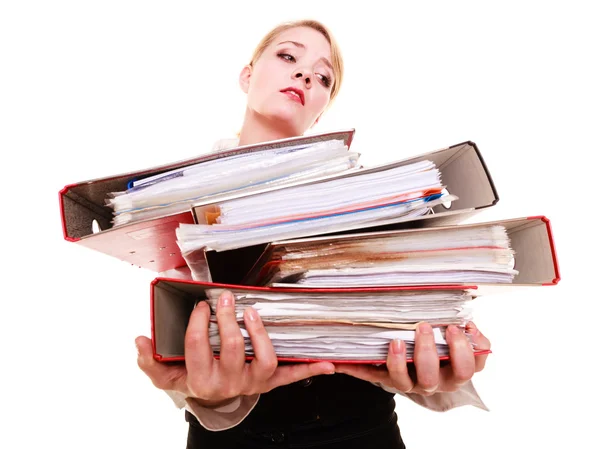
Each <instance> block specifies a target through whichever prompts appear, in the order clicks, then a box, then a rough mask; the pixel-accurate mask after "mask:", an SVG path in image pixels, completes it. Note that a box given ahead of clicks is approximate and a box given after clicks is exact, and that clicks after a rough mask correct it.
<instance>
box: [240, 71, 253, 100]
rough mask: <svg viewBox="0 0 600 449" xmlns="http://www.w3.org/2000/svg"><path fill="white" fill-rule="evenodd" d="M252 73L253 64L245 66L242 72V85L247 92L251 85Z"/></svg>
mask: <svg viewBox="0 0 600 449" xmlns="http://www.w3.org/2000/svg"><path fill="white" fill-rule="evenodd" d="M251 75H252V66H250V65H247V66H245V67H244V68H243V69H242V71H241V72H240V87H241V88H242V90H243V91H244V93H245V94H247V93H248V88H249V86H250V76H251Z"/></svg>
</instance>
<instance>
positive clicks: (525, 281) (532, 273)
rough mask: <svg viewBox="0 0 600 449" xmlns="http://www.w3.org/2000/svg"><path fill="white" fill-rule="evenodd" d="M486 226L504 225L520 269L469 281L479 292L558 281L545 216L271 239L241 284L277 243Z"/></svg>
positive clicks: (217, 274)
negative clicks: (501, 280)
mask: <svg viewBox="0 0 600 449" xmlns="http://www.w3.org/2000/svg"><path fill="white" fill-rule="evenodd" d="M488 225H502V226H504V227H505V228H506V231H507V234H508V237H509V239H510V242H511V248H512V249H513V250H514V252H515V255H514V268H515V269H516V270H518V271H519V274H518V275H516V276H515V279H514V280H513V282H512V283H510V284H483V283H470V285H477V287H478V292H479V293H486V292H498V291H499V289H503V290H504V289H511V288H513V287H524V286H547V285H556V284H558V282H559V281H560V272H559V267H558V257H557V255H556V249H555V243H554V237H553V235H552V229H551V225H550V220H549V219H548V218H546V217H544V216H538V217H522V218H512V219H506V220H495V221H489V222H485V223H471V224H458V225H448V226H435V227H428V228H420V229H401V230H393V231H380V232H364V233H357V234H351V235H339V236H331V237H328V236H325V237H316V238H304V239H293V240H286V241H279V242H273V243H271V244H269V245H267V247H266V248H265V251H264V252H263V253H262V255H261V257H260V259H259V260H258V261H257V262H256V264H255V266H254V267H253V268H254V270H252V271H253V272H252V273H251V274H250V275H249V276H247V277H246V278H245V279H244V280H243V281H242V284H244V285H252V284H253V283H254V282H255V281H256V278H255V277H256V275H257V274H258V271H259V269H260V267H261V266H262V265H263V264H264V262H265V261H266V260H268V259H269V258H270V254H271V253H272V252H273V251H274V250H276V249H277V248H278V247H280V246H286V247H288V248H290V247H293V245H294V244H302V243H307V242H311V243H316V242H323V243H333V242H343V241H344V240H350V239H352V240H353V241H356V240H358V239H361V238H366V239H368V238H369V237H375V236H386V235H395V236H401V235H414V234H415V233H422V232H436V231H439V230H444V229H452V228H461V229H469V228H476V227H481V226H488ZM219 268H222V267H219ZM214 277H215V278H216V280H215V282H222V281H221V279H223V278H225V277H226V273H225V272H223V271H219V272H215V273H214ZM307 287H308V286H307Z"/></svg>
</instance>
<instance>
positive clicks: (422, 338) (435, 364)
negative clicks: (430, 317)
mask: <svg viewBox="0 0 600 449" xmlns="http://www.w3.org/2000/svg"><path fill="white" fill-rule="evenodd" d="M414 365H415V369H416V371H417V384H416V386H415V389H417V388H418V390H419V391H418V392H419V393H421V394H425V395H428V394H433V393H434V392H435V391H436V390H437V388H438V385H439V376H440V358H439V355H438V353H437V348H436V346H435V339H434V336H433V329H432V328H431V325H430V324H429V323H421V324H419V326H418V327H417V331H416V335H415V355H414Z"/></svg>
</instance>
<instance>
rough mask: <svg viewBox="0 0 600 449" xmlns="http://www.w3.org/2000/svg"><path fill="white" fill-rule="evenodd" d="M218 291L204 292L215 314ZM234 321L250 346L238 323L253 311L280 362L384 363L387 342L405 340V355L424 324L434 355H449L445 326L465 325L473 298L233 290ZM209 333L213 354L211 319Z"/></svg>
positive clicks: (447, 292) (455, 293) (446, 292)
mask: <svg viewBox="0 0 600 449" xmlns="http://www.w3.org/2000/svg"><path fill="white" fill-rule="evenodd" d="M222 292H223V289H220V288H211V289H207V290H206V295H207V298H208V303H209V304H210V306H211V308H212V310H216V305H217V300H218V297H219V295H220V294H221V293H222ZM234 295H235V298H236V299H235V304H236V317H237V320H238V322H239V323H240V327H241V329H242V334H243V336H244V340H245V343H246V354H247V355H253V350H252V344H251V341H250V339H249V336H248V333H247V331H246V329H245V328H244V325H243V311H244V309H245V308H246V307H253V308H254V309H256V311H257V312H258V314H259V315H260V317H261V320H262V321H263V323H264V325H265V329H266V330H267V333H268V334H269V337H270V338H271V340H272V342H273V346H274V348H275V352H276V354H277V355H278V357H280V358H292V359H298V358H300V359H304V358H306V359H330V360H336V359H337V360H385V358H386V357H387V353H388V349H389V344H390V341H391V340H393V339H396V338H400V339H402V340H404V341H405V343H406V347H407V356H408V357H409V358H410V357H411V356H412V354H413V348H414V338H415V328H416V325H417V324H418V323H419V322H422V321H427V322H429V323H430V324H432V326H433V329H434V335H435V341H436V344H437V349H438V354H439V355H440V356H444V355H448V347H447V344H446V340H445V338H444V335H445V329H446V327H447V326H448V325H449V324H455V325H458V326H464V325H465V324H466V323H467V321H469V320H470V319H471V311H470V309H468V308H466V307H465V305H466V304H467V303H468V302H469V301H471V300H472V299H473V298H474V296H473V294H472V293H470V292H469V290H467V289H464V290H463V289H443V288H441V289H438V290H434V289H429V290H428V289H423V290H395V291H375V290H373V291H349V290H346V291H340V290H338V291H329V292H318V291H315V292H314V293H311V292H307V291H306V290H305V291H302V292H300V291H298V292H293V291H292V292H278V291H254V292H252V291H247V292H242V291H237V292H235V293H234ZM214 318H215V317H214V316H213V319H212V320H211V325H210V330H209V335H210V343H211V346H212V348H213V350H214V351H215V352H216V353H218V352H219V348H220V337H219V332H218V326H217V324H216V322H215V321H216V320H215V319H214Z"/></svg>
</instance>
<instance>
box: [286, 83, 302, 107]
mask: <svg viewBox="0 0 600 449" xmlns="http://www.w3.org/2000/svg"><path fill="white" fill-rule="evenodd" d="M280 92H282V93H285V94H286V95H287V96H288V97H289V98H291V99H292V100H295V101H298V102H299V103H300V104H301V105H302V106H304V92H303V91H302V90H301V89H296V88H295V87H286V88H285V89H283V90H280Z"/></svg>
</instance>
